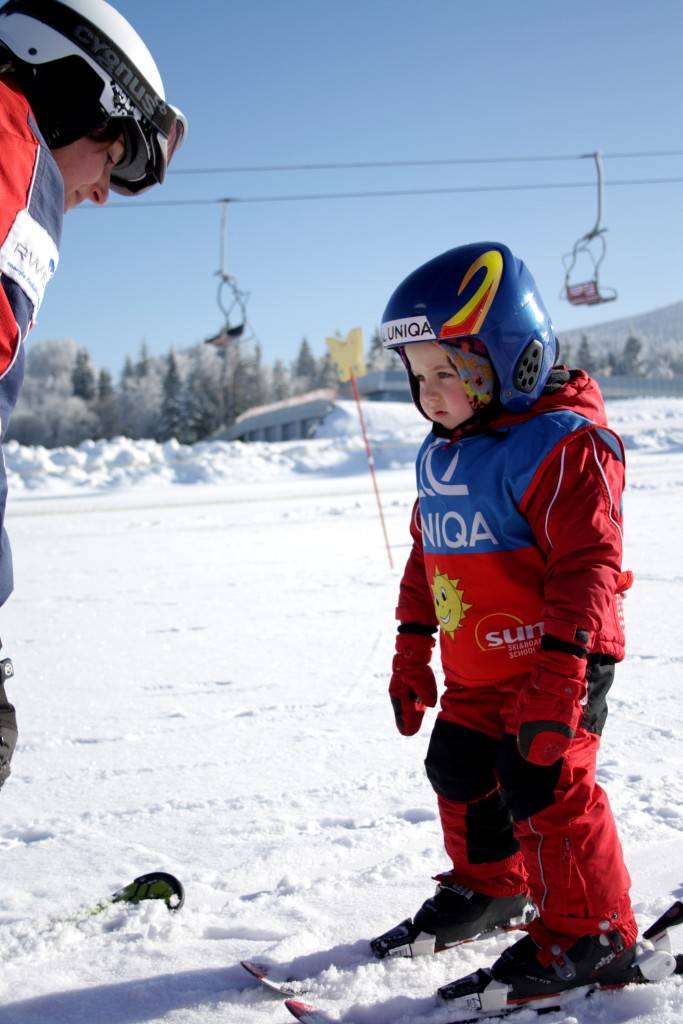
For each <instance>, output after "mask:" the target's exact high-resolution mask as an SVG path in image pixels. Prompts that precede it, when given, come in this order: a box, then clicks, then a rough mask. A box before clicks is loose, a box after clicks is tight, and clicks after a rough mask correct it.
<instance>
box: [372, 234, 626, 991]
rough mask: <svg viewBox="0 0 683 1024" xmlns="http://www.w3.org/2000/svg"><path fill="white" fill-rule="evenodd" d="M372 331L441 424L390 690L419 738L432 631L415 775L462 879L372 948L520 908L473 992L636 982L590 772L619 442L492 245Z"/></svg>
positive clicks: (604, 654) (391, 310)
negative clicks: (515, 933)
mask: <svg viewBox="0 0 683 1024" xmlns="http://www.w3.org/2000/svg"><path fill="white" fill-rule="evenodd" d="M382 336H383V341H384V345H385V347H386V348H389V349H395V350H396V351H397V352H398V353H399V355H400V356H401V359H402V360H403V362H404V364H405V367H406V370H407V372H408V378H409V382H410V388H411V391H412V396H413V401H414V402H415V405H416V406H417V408H418V409H419V411H420V412H421V413H422V415H423V416H425V417H426V418H427V419H429V420H431V421H432V430H431V432H430V434H429V435H428V436H427V438H426V440H425V441H424V443H423V445H422V448H421V450H420V452H419V455H418V458H417V467H416V468H417V486H418V500H417V502H416V505H415V509H414V512H413V516H412V522H411V533H412V538H413V547H412V551H411V553H410V556H409V558H408V562H407V565H406V568H405V572H404V575H403V579H402V582H401V587H400V594H399V602H398V608H397V611H396V617H397V618H398V620H399V622H400V625H399V627H398V635H397V639H396V654H395V657H394V661H393V674H392V677H391V683H390V687H389V693H390V696H391V701H392V704H393V708H394V713H395V717H396V724H397V726H398V729H399V731H400V732H401V733H403V734H404V735H407V736H410V735H412V734H414V733H415V732H417V730H418V729H419V728H420V724H421V721H422V716H423V714H424V711H425V707H427V706H429V707H433V706H435V705H436V701H437V689H436V683H435V679H434V675H433V673H432V670H431V668H430V666H429V662H430V656H431V653H432V648H433V646H434V635H433V634H435V633H436V632H437V629H438V631H439V634H440V636H439V639H440V651H441V663H442V667H443V671H444V674H445V692H444V693H443V696H442V698H441V709H440V711H439V714H438V717H437V719H436V724H435V726H434V730H433V732H432V736H431V740H430V743H429V748H428V752H427V758H426V761H425V766H426V770H427V775H428V777H429V780H430V782H431V784H432V786H433V788H434V790H435V791H436V794H437V801H438V807H439V813H440V818H441V825H442V829H443V834H444V843H445V848H446V852H447V853H448V855H449V857H450V859H451V860H452V862H453V868H452V870H450V871H448V872H446V873H444V874H441V875H437V876H436V880H437V882H438V886H437V890H436V894H435V895H434V896H433V897H432V898H430V899H428V900H427V901H426V902H425V903H424V904H423V906H422V907H421V908H420V910H419V911H418V912H417V914H416V916H415V918H414V919H407V920H406V921H403V922H402V923H401V924H400V925H398V926H397V927H395V928H393V929H391V930H390V931H388V932H386V933H385V934H384V935H381V936H379V937H378V938H377V939H374V940H373V942H372V947H373V950H374V952H375V954H376V955H377V956H380V957H381V956H386V955H397V954H398V955H416V954H418V953H421V952H434V951H435V950H439V949H443V948H444V947H445V946H448V945H455V944H457V943H458V942H461V941H463V940H465V939H468V938H472V937H474V936H477V935H481V934H486V933H487V932H492V931H496V930H498V929H502V928H509V927H514V926H515V924H519V923H521V922H522V921H523V920H524V919H525V914H526V911H527V907H528V903H529V897H531V900H532V901H533V904H535V907H536V909H537V912H538V916H537V917H536V918H535V920H532V921H531V923H529V924H528V925H527V928H526V932H527V934H526V935H525V936H524V937H523V938H522V939H521V940H520V941H518V942H516V943H515V944H514V945H512V946H510V947H509V948H508V949H506V950H505V952H504V953H503V955H502V956H501V957H500V958H499V959H498V960H497V961H496V963H495V964H494V965H493V967H492V969H491V971H488V972H483V974H484V975H485V979H484V981H483V982H482V984H484V985H488V984H491V983H493V984H494V987H495V986H498V987H502V988H504V989H505V991H506V993H507V998H508V1000H520V1001H524V1000H526V999H533V998H535V997H537V996H538V997H543V996H547V995H549V994H552V993H556V992H560V991H562V990H564V989H567V988H573V987H575V986H580V985H585V984H587V983H588V982H589V980H590V983H596V982H597V983H599V984H605V985H608V984H619V983H622V982H624V981H626V980H633V971H634V969H635V968H634V958H635V956H636V947H635V942H636V935H637V926H636V922H635V920H634V917H633V912H632V910H631V904H630V900H629V886H630V879H629V876H628V873H627V870H626V868H625V866H624V861H623V857H622V850H621V846H620V843H619V839H618V836H617V831H616V827H615V824H614V819H613V817H612V813H611V810H610V806H609V803H608V800H607V797H606V795H605V793H604V792H603V791H602V789H601V788H600V786H599V785H598V784H597V782H596V778H595V770H596V755H597V750H598V745H599V741H600V734H601V732H602V728H603V725H604V722H605V718H606V715H607V707H606V700H605V699H606V695H607V692H608V690H609V688H610V686H611V683H612V680H613V676H614V665H615V663H616V662H617V661H620V660H621V659H622V657H623V654H624V636H623V628H622V614H621V603H622V593H623V592H624V590H626V589H627V588H628V587H629V586H630V583H631V577H630V574H629V573H624V572H622V569H621V554H622V520H621V504H620V502H621V493H622V489H623V485H624V452H623V447H622V444H621V441H620V440H619V438H618V437H617V435H616V434H614V433H613V432H612V431H611V430H609V429H608V427H607V423H606V418H605V410H604V406H603V402H602V398H601V395H600V392H599V389H598V387H597V385H596V384H595V383H594V382H593V381H592V380H591V379H590V378H589V377H588V375H587V374H586V373H584V372H583V371H582V370H572V371H568V370H567V369H566V368H564V367H561V366H556V365H555V363H556V357H557V353H558V345H557V341H556V338H555V335H554V332H553V327H552V324H551V322H550V318H549V315H548V313H547V311H546V309H545V306H544V305H543V302H542V299H541V297H540V295H539V292H538V289H537V287H536V284H535V282H534V280H533V278H532V277H531V275H530V273H529V271H528V270H527V268H526V267H525V265H524V264H523V263H522V262H521V261H520V260H519V259H517V258H516V257H515V256H513V254H512V253H511V252H510V250H509V249H508V248H507V247H506V246H504V245H499V244H497V243H488V242H487V243H480V244H473V245H465V246H461V247H459V248H456V249H452V250H450V251H449V252H446V253H444V254H443V255H441V256H438V257H436V259H433V260H431V261H430V262H428V263H426V264H425V265H424V266H422V267H420V268H419V269H418V270H416V271H415V272H414V273H412V274H411V275H410V276H409V277H407V278H406V280H405V281H403V283H402V284H400V285H399V287H398V288H397V289H396V291H395V292H394V294H393V295H392V297H391V299H390V300H389V304H388V306H387V308H386V311H385V313H384V317H383V323H382ZM527 919H528V918H527ZM479 973H482V972H479ZM640 980H642V978H641V979H640ZM447 990H448V986H446V988H445V989H444V990H441V993H442V994H443V995H445V996H448V995H449V994H450V993H449V992H448V991H447Z"/></svg>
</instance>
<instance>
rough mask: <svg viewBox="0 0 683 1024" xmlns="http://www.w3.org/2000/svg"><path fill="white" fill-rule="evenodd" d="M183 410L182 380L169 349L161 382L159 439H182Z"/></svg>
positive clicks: (174, 357) (176, 362)
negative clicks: (162, 381)
mask: <svg viewBox="0 0 683 1024" xmlns="http://www.w3.org/2000/svg"><path fill="white" fill-rule="evenodd" d="M183 412H184V410H183V382H182V379H181V376H180V370H179V369H178V359H177V357H176V354H175V352H174V351H173V349H171V351H170V352H169V354H168V358H167V360H166V374H165V376H164V384H163V397H162V402H161V422H160V423H159V432H158V437H159V440H160V441H168V440H169V439H170V438H172V437H176V438H178V440H182V435H183V427H184V421H185V418H184V415H183Z"/></svg>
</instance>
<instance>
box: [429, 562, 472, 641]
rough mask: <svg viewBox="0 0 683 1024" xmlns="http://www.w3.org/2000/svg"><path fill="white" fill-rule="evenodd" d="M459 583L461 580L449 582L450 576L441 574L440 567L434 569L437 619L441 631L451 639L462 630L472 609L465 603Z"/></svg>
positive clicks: (433, 588) (433, 591)
mask: <svg viewBox="0 0 683 1024" xmlns="http://www.w3.org/2000/svg"><path fill="white" fill-rule="evenodd" d="M458 583H460V580H449V578H448V576H446V575H445V574H444V573H440V572H439V567H438V565H437V566H435V567H434V579H433V581H432V593H433V595H434V608H435V609H436V617H437V618H438V620H439V625H440V626H441V629H442V630H443V631H444V633H448V635H449V636H450V637H452V636H453V634H454V633H455V631H456V629H459V628H460V626H461V625H462V620H463V619H464V617H465V612H466V611H467V610H468V609H469V608H471V607H472V605H471V604H467V603H466V602H465V601H463V591H462V590H458Z"/></svg>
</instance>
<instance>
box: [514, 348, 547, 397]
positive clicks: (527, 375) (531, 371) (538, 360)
mask: <svg viewBox="0 0 683 1024" xmlns="http://www.w3.org/2000/svg"><path fill="white" fill-rule="evenodd" d="M542 365H543V345H542V344H541V342H540V341H538V339H536V338H532V340H531V341H530V342H529V344H528V345H527V346H526V348H525V349H524V351H523V352H522V354H521V356H520V357H519V359H518V360H517V366H516V367H515V374H514V384H515V387H516V388H517V390H518V391H521V392H522V394H524V395H528V394H529V393H530V392H532V391H533V390H534V388H535V387H536V384H537V382H538V378H539V376H540V373H541V367H542Z"/></svg>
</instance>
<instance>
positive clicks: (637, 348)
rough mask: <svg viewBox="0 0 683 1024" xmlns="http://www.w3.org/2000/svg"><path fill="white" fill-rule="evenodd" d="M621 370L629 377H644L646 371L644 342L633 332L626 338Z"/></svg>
mask: <svg viewBox="0 0 683 1024" xmlns="http://www.w3.org/2000/svg"><path fill="white" fill-rule="evenodd" d="M620 365H621V372H622V373H624V374H626V376H627V377H642V376H643V372H644V363H643V343H642V341H641V340H640V338H636V337H635V335H633V334H631V335H629V337H628V338H627V339H626V342H625V344H624V351H623V352H622V354H621V364H620Z"/></svg>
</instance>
